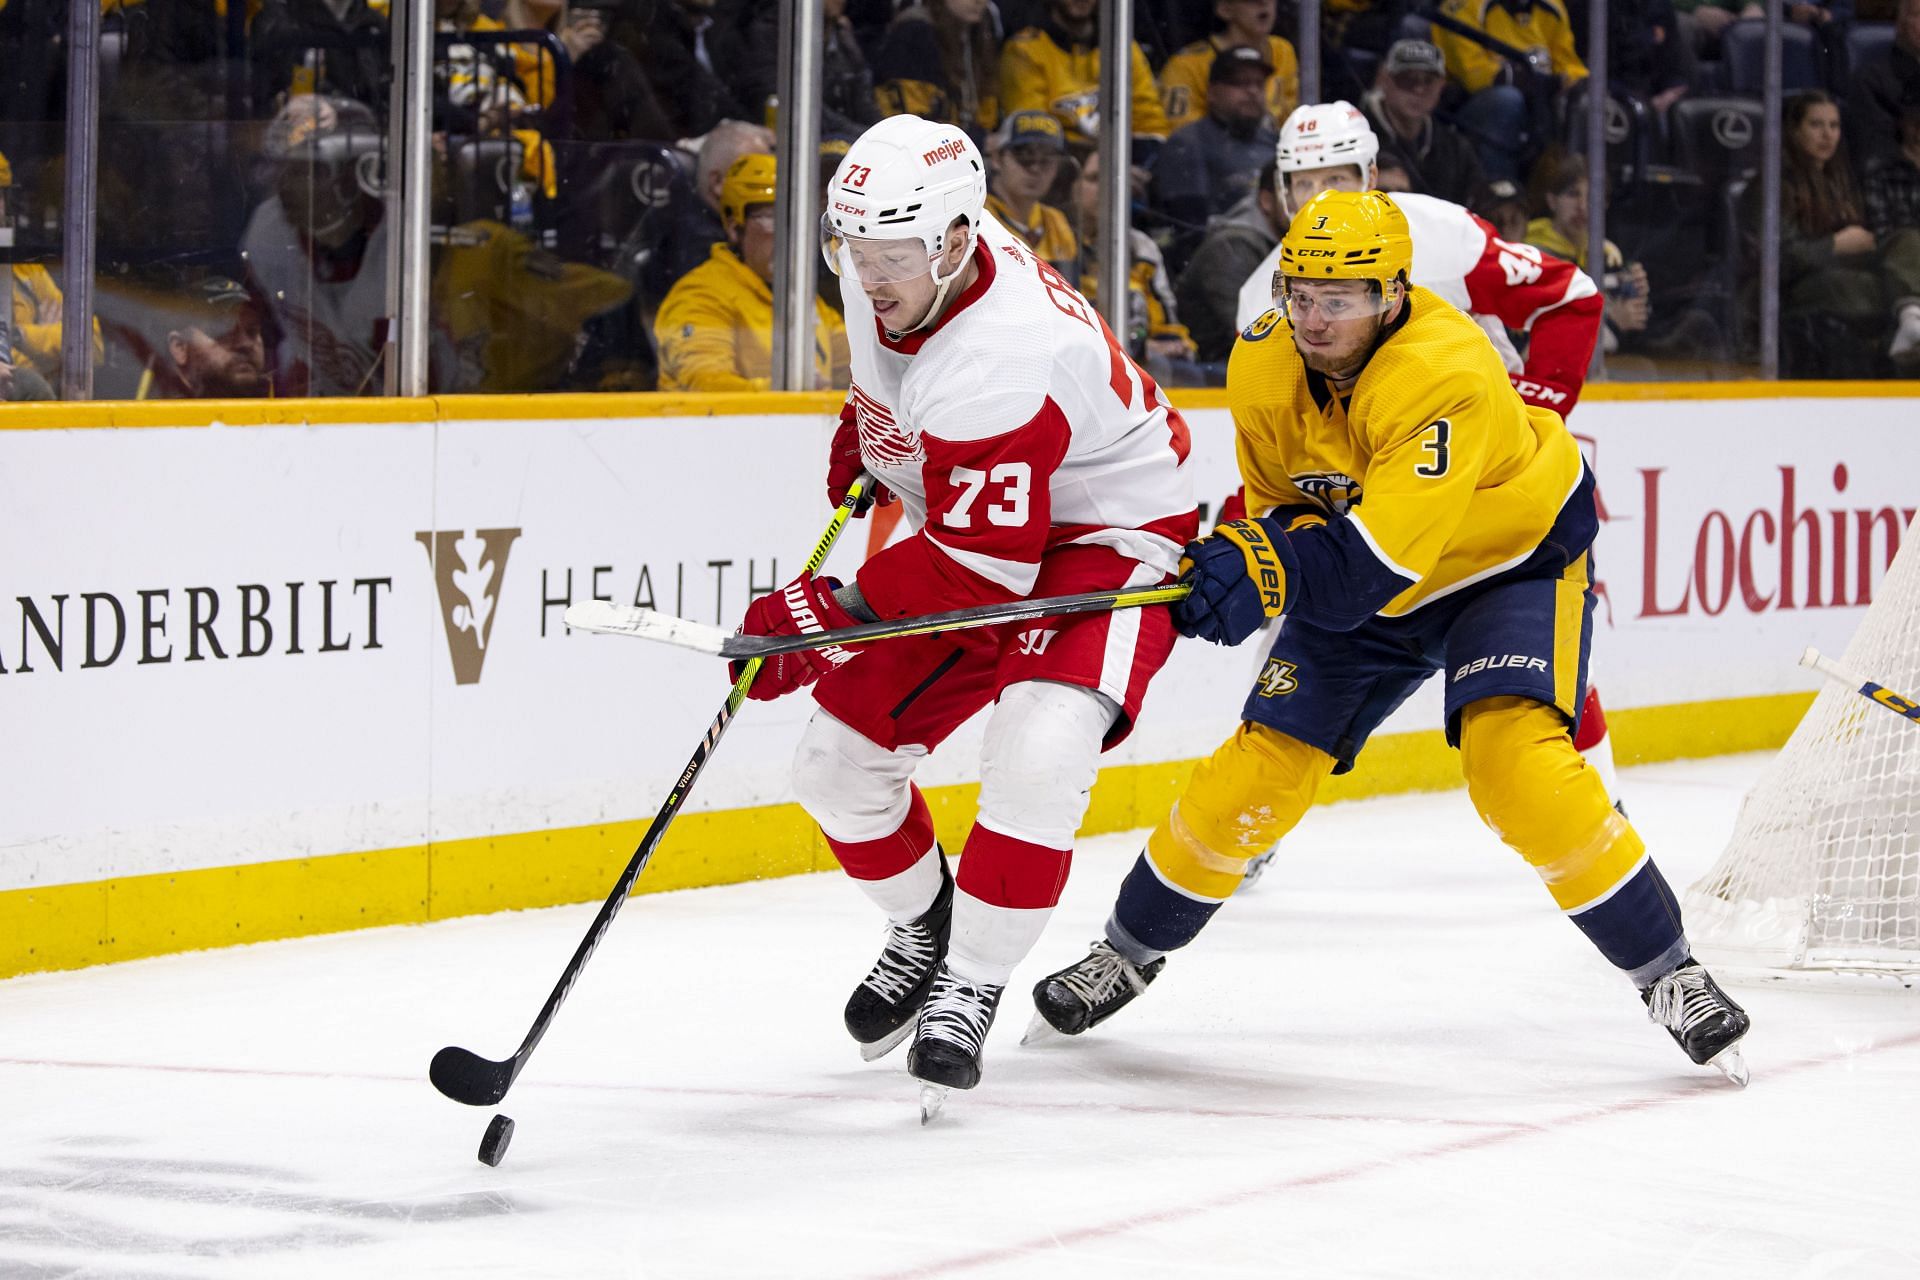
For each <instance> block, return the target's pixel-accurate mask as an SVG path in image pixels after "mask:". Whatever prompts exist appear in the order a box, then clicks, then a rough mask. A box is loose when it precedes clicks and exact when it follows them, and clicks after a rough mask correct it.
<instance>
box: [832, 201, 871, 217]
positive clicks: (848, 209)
mask: <svg viewBox="0 0 1920 1280" xmlns="http://www.w3.org/2000/svg"><path fill="white" fill-rule="evenodd" d="M833 207H834V208H836V209H838V210H839V211H840V212H841V213H851V214H853V215H855V216H856V217H858V216H862V215H864V214H865V213H866V212H867V211H866V210H865V209H862V208H860V207H859V206H858V205H851V204H848V203H846V202H845V201H843V200H835V201H834V202H833Z"/></svg>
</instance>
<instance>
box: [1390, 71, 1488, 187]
mask: <svg viewBox="0 0 1920 1280" xmlns="http://www.w3.org/2000/svg"><path fill="white" fill-rule="evenodd" d="M1446 87H1447V62H1446V59H1445V58H1444V57H1443V56H1441V53H1440V47H1439V46H1438V45H1435V44H1432V43H1429V42H1428V41H1425V40H1398V41H1395V42H1394V45H1393V47H1392V48H1391V49H1388V50H1387V56H1386V58H1385V59H1384V60H1383V61H1382V62H1381V64H1380V71H1379V74H1378V75H1377V76H1376V77H1375V79H1374V85H1373V88H1372V89H1370V90H1368V91H1367V93H1366V94H1365V96H1363V97H1362V98H1361V99H1360V110H1361V111H1363V112H1364V113H1366V117H1367V121H1368V122H1369V123H1370V124H1372V125H1373V132H1374V134H1375V136H1377V137H1378V138H1379V139H1380V144H1381V146H1383V147H1391V148H1392V149H1393V150H1394V151H1395V152H1396V153H1397V154H1398V155H1399V156H1400V157H1401V158H1402V160H1403V161H1404V162H1405V164H1406V167H1407V178H1408V182H1409V186H1408V190H1410V191H1417V192H1419V193H1420V194H1422V195H1429V196H1436V197H1438V198H1439V199H1442V200H1449V201H1452V202H1453V203H1454V204H1465V203H1466V202H1467V198H1468V197H1469V196H1471V195H1472V194H1473V192H1474V191H1475V190H1476V189H1477V188H1478V187H1479V186H1480V184H1481V183H1483V182H1485V181H1486V175H1485V173H1483V172H1482V170H1481V168H1480V157H1479V156H1478V154H1476V153H1475V151H1474V149H1473V144H1472V143H1471V142H1468V141H1467V139H1466V137H1465V136H1464V135H1462V134H1461V132H1460V131H1459V130H1458V129H1456V128H1454V127H1453V126H1452V125H1451V124H1448V123H1447V122H1446V121H1444V120H1436V119H1435V118H1434V114H1433V113H1434V110H1435V109H1436V108H1437V107H1438V106H1439V105H1440V94H1441V92H1442V91H1443V90H1445V88H1446Z"/></svg>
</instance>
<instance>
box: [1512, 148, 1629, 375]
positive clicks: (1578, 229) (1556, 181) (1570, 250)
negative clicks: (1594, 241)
mask: <svg viewBox="0 0 1920 1280" xmlns="http://www.w3.org/2000/svg"><path fill="white" fill-rule="evenodd" d="M1535 178H1536V181H1537V182H1538V184H1539V186H1540V189H1541V191H1542V192H1543V194H1544V196H1545V199H1546V205H1547V213H1546V215H1545V216H1543V217H1539V218H1535V219H1534V220H1533V221H1532V222H1529V223H1528V224H1527V236H1526V243H1528V244H1531V245H1533V246H1535V247H1536V248H1541V249H1545V250H1546V251H1547V252H1548V253H1551V254H1553V255H1554V256H1555V257H1557V258H1565V259H1567V261H1569V262H1571V263H1573V264H1574V265H1575V266H1577V267H1579V268H1580V269H1581V270H1583V271H1585V272H1586V273H1587V274H1588V275H1590V276H1593V277H1594V278H1595V279H1596V280H1598V281H1599V282H1600V290H1601V292H1602V293H1604V294H1605V295H1606V299H1607V309H1606V328H1605V330H1604V331H1603V333H1602V335H1601V343H1602V346H1603V347H1604V348H1605V350H1606V351H1608V352H1612V351H1614V350H1616V349H1618V347H1619V345H1620V335H1621V334H1626V333H1639V332H1641V331H1642V330H1644V329H1645V328H1646V327H1647V321H1648V319H1649V317H1650V315H1651V304H1650V301H1649V299H1648V295H1647V271H1646V268H1645V267H1643V266H1641V265H1640V264H1639V263H1638V262H1628V261H1626V258H1625V255H1623V254H1622V253H1621V252H1620V246H1619V245H1617V244H1615V243H1614V242H1613V241H1611V240H1609V241H1607V242H1606V258H1607V263H1606V272H1605V274H1604V275H1603V274H1601V273H1599V272H1596V271H1594V270H1593V269H1592V268H1590V267H1588V265H1587V249H1588V247H1589V246H1588V235H1587V227H1588V225H1589V223H1588V221H1587V191H1588V188H1587V158H1586V157H1585V156H1583V155H1580V154H1578V153H1575V152H1561V153H1559V154H1557V155H1552V156H1548V157H1547V158H1545V159H1543V160H1542V161H1541V162H1540V170H1539V172H1538V173H1537V174H1536V175H1535Z"/></svg>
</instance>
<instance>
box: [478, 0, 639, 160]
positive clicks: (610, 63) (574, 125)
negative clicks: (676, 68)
mask: <svg viewBox="0 0 1920 1280" xmlns="http://www.w3.org/2000/svg"><path fill="white" fill-rule="evenodd" d="M466 29H468V30H472V31H545V32H550V33H551V34H552V35H553V36H554V37H555V38H556V39H558V40H559V41H560V45H561V47H562V48H563V49H564V50H565V51H566V55H567V61H568V72H567V74H568V75H569V76H570V78H571V85H572V98H573V102H572V115H571V125H570V134H571V136H572V137H574V138H579V139H611V138H649V139H656V140H659V141H670V140H672V139H673V138H674V137H675V136H676V133H675V121H674V119H673V118H672V116H671V114H670V113H669V112H668V110H667V108H666V106H665V105H664V102H663V99H662V97H661V95H660V93H659V92H658V91H657V90H656V88H655V86H654V84H653V82H652V81H651V80H650V79H649V78H648V76H647V73H646V72H645V71H644V70H643V69H642V68H641V65H640V62H639V60H638V59H636V58H635V57H634V55H633V54H632V53H631V52H630V51H628V50H627V49H626V48H625V47H624V46H622V45H621V44H619V43H618V42H616V41H614V40H611V39H609V38H608V36H609V32H610V26H609V20H608V10H607V8H606V7H605V0H600V2H598V3H588V2H583V0H571V2H569V0H504V2H503V5H502V7H501V8H500V9H499V16H498V17H497V18H494V17H489V16H488V15H487V14H486V13H484V12H482V13H481V14H480V15H479V16H477V17H475V18H474V19H473V20H472V22H471V24H470V25H469V26H468V27H467V28H466ZM460 48H461V46H458V45H456V46H454V49H453V50H449V52H448V55H447V60H448V61H450V62H451V61H452V60H453V59H454V57H455V56H456V55H455V50H458V49H460ZM506 54H507V56H508V58H509V59H510V64H509V71H510V75H511V85H510V89H511V92H510V94H508V95H507V96H506V100H505V102H504V104H503V105H504V106H505V108H506V110H505V114H506V116H507V117H508V118H509V119H511V120H514V121H516V122H518V123H520V124H522V125H524V126H526V130H527V131H528V132H530V133H531V135H532V137H534V138H538V137H539V136H540V135H541V134H547V133H550V132H551V130H550V128H549V127H548V126H547V124H546V122H545V120H544V118H543V116H542V113H543V112H545V111H548V110H550V109H551V108H552V107H553V105H554V98H555V95H556V94H557V92H558V89H559V80H560V71H559V68H557V67H555V66H554V65H553V59H552V56H551V54H550V52H549V50H548V49H547V47H546V46H545V45H544V44H538V43H533V42H528V43H522V44H515V45H513V46H511V47H510V48H509V49H508V50H507V51H506ZM535 131H537V132H535ZM516 136H519V135H518V134H516ZM522 142H523V145H525V146H526V147H527V154H528V155H529V156H530V157H531V156H533V154H534V150H533V144H532V142H530V141H528V139H527V138H525V137H523V138H522ZM545 185H546V186H547V188H548V190H547V194H548V195H549V196H551V195H552V194H553V192H552V190H551V183H546V184H545Z"/></svg>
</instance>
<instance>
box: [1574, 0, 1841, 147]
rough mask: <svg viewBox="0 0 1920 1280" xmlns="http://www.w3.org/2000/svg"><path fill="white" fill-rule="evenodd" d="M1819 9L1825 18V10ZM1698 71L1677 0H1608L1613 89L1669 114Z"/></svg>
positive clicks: (1609, 66)
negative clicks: (1675, 5)
mask: <svg viewBox="0 0 1920 1280" xmlns="http://www.w3.org/2000/svg"><path fill="white" fill-rule="evenodd" d="M1789 7H1799V6H1789ZM1806 7H1807V8H1814V7H1815V6H1811V5H1809V6H1806ZM1819 12H1820V14H1821V16H1822V18H1823V19H1824V17H1825V15H1826V10H1824V9H1821V10H1819ZM1585 34H1586V33H1585V32H1584V31H1583V32H1581V35H1582V36H1583V37H1584V36H1585ZM1697 70H1698V67H1697V64H1696V59H1695V57H1694V52H1693V45H1692V44H1691V43H1690V42H1689V41H1688V40H1686V39H1685V38H1684V37H1683V36H1682V34H1681V30H1680V18H1679V15H1678V14H1677V13H1675V12H1674V6H1673V0H1609V3H1608V5H1607V88H1608V90H1609V92H1612V93H1615V94H1619V93H1623V92H1624V93H1627V94H1630V95H1632V96H1633V97H1636V98H1638V99H1640V100H1641V101H1643V102H1645V103H1646V104H1647V105H1648V106H1650V107H1652V108H1653V110H1654V112H1655V114H1657V115H1658V116H1660V117H1661V118H1662V119H1664V118H1665V117H1666V114H1667V109H1668V108H1669V107H1671V106H1673V104H1674V103H1676V102H1678V101H1679V100H1680V99H1681V98H1682V97H1684V96H1686V93H1687V91H1688V89H1690V88H1691V87H1692V85H1693V80H1694V75H1695V72H1696V71H1697Z"/></svg>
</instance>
